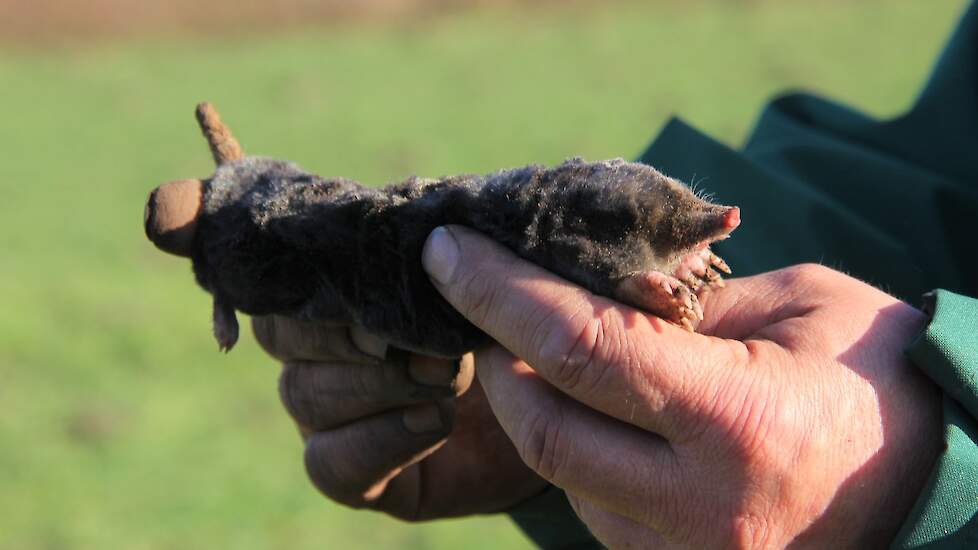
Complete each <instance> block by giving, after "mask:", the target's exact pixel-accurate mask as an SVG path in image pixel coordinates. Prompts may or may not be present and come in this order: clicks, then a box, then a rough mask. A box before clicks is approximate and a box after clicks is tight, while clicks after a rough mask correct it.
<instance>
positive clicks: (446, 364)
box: [408, 353, 459, 388]
mask: <svg viewBox="0 0 978 550" xmlns="http://www.w3.org/2000/svg"><path fill="white" fill-rule="evenodd" d="M458 370H459V360H457V359H456V360H450V359H437V358H435V357H427V356H424V355H418V354H416V353H412V354H411V357H410V358H409V359H408V375H410V376H411V379H412V380H414V381H415V382H417V383H418V384H421V385H424V386H439V387H445V388H450V387H451V386H452V383H453V382H455V377H456V376H458Z"/></svg>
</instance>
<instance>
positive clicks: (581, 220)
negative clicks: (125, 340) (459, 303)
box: [191, 157, 739, 357]
mask: <svg viewBox="0 0 978 550" xmlns="http://www.w3.org/2000/svg"><path fill="white" fill-rule="evenodd" d="M737 223H739V211H738V210H737V209H736V208H730V207H725V206H717V205H713V204H710V203H708V202H706V201H704V200H701V199H700V198H698V197H697V196H696V195H694V194H693V193H692V192H691V191H690V190H689V189H688V188H687V187H686V186H684V185H682V184H681V183H679V182H677V181H675V180H672V179H670V178H668V177H666V176H664V175H662V174H661V173H659V172H658V171H656V170H655V169H653V168H651V167H649V166H646V165H642V164H636V163H631V162H626V161H624V160H621V159H616V160H610V161H604V162H593V163H589V162H584V161H583V160H580V159H574V160H570V161H567V162H565V163H563V164H561V165H559V166H557V167H554V168H545V167H542V166H528V167H525V168H519V169H515V170H507V171H501V172H497V173H494V174H490V175H487V176H475V175H463V176H454V177H448V178H443V179H439V180H430V179H418V178H411V179H408V180H407V181H405V182H403V183H399V184H395V185H391V186H388V187H386V188H382V189H377V188H369V187H364V186H362V185H360V184H358V183H356V182H354V181H351V180H347V179H339V178H333V179H325V178H321V177H319V176H316V175H313V174H308V173H306V172H304V171H302V170H301V169H300V168H299V167H298V166H296V165H295V164H292V163H289V162H283V161H277V160H271V159H264V158H258V157H245V158H243V159H239V160H234V161H231V162H227V163H225V164H222V165H220V166H219V167H218V169H217V171H216V173H215V174H214V177H213V178H212V179H210V180H208V181H205V182H204V185H203V199H202V207H201V212H200V215H199V218H198V220H197V223H196V232H195V235H194V240H193V246H192V253H191V257H192V259H193V266H194V272H195V274H196V276H197V280H198V282H199V283H200V284H201V286H203V287H204V288H205V289H207V290H208V291H209V292H211V293H212V294H213V295H214V298H215V334H216V335H217V336H218V340H219V342H220V343H221V345H222V347H230V346H231V345H233V343H234V339H235V337H236V334H237V327H236V321H235V318H234V310H240V311H243V312H245V313H249V314H253V315H266V314H271V313H276V314H283V315H289V316H294V317H298V318H301V319H307V320H322V321H332V322H337V323H352V324H359V325H362V326H363V327H364V328H366V329H367V330H368V331H370V332H372V333H374V334H376V335H378V336H381V337H382V338H385V339H387V340H388V341H390V342H391V343H392V344H393V345H394V346H397V347H401V348H404V349H409V350H412V351H417V352H421V353H426V354H429V355H437V356H446V357H457V356H460V355H461V354H463V353H464V352H466V351H469V350H471V349H473V348H475V347H477V346H479V345H480V344H482V343H483V342H484V341H485V340H486V338H487V337H486V336H485V335H484V334H483V333H482V332H480V331H479V330H478V329H477V328H476V327H474V326H473V325H472V324H470V323H469V322H468V321H466V320H465V319H464V318H462V316H460V315H459V314H458V313H457V312H456V311H455V310H454V309H453V308H452V307H450V306H449V305H448V303H447V302H445V300H444V299H443V298H442V297H441V296H440V294H439V293H438V292H437V291H436V290H435V288H434V287H433V286H432V284H431V283H430V282H429V280H428V277H427V275H426V274H425V273H424V271H423V270H422V267H421V250H422V247H423V245H424V242H425V239H426V237H427V236H428V234H429V233H430V232H431V231H432V230H433V229H434V228H435V227H438V226H440V225H446V224H461V225H466V226H469V227H472V228H475V229H477V230H479V231H481V232H484V233H486V234H487V235H488V236H490V237H491V238H493V239H494V240H496V241H499V242H500V243H502V244H504V245H506V246H508V247H509V248H511V249H512V250H513V251H514V252H516V253H517V254H518V255H520V256H522V257H524V258H526V259H528V260H530V261H532V262H534V263H536V264H538V265H540V266H542V267H544V268H546V269H548V270H550V271H552V272H554V273H557V274H558V275H561V276H562V277H564V278H566V279H568V280H570V281H573V282H575V283H577V284H579V285H581V286H583V287H585V288H587V289H588V290H590V291H592V292H594V293H597V294H602V295H605V296H608V297H612V298H615V299H618V300H619V301H623V302H625V303H628V304H630V305H633V306H636V307H639V308H642V309H645V310H647V311H649V312H651V313H654V314H657V315H660V316H662V317H663V318H665V319H667V320H670V321H672V322H675V323H677V324H682V325H684V326H686V327H687V328H689V329H692V327H693V325H695V324H696V322H698V320H699V319H700V318H702V311H701V310H700V309H699V304H698V301H697V299H696V291H697V290H699V288H700V286H701V285H702V284H703V282H704V281H705V282H708V283H714V284H716V283H719V281H720V278H719V275H718V274H717V273H716V272H715V271H714V270H713V269H712V267H714V266H715V267H718V268H719V269H723V270H725V269H726V265H725V264H723V262H722V260H719V258H716V256H712V255H711V254H710V253H709V249H708V247H707V245H708V244H709V243H710V242H712V241H713V240H715V239H718V238H723V237H725V236H726V235H727V234H728V233H729V232H730V231H731V230H732V229H733V228H734V227H736V224H737ZM711 264H712V266H711Z"/></svg>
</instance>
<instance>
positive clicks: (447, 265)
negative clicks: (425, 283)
mask: <svg viewBox="0 0 978 550" xmlns="http://www.w3.org/2000/svg"><path fill="white" fill-rule="evenodd" d="M458 255H459V254H458V242H456V241H455V237H454V236H453V235H452V233H451V232H450V231H449V230H448V229H445V228H444V227H436V228H435V230H434V231H432V232H431V235H428V242H426V243H425V246H424V253H422V255H421V264H422V265H423V266H424V269H425V271H427V272H428V275H429V276H431V278H433V279H434V280H435V281H437V282H438V283H440V284H443V285H444V284H448V282H449V281H451V280H452V274H453V273H454V272H455V265H456V264H457V263H458Z"/></svg>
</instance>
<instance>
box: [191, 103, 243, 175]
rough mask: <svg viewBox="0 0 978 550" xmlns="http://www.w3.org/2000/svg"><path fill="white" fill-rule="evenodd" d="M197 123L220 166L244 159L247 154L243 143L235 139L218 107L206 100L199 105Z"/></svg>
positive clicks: (215, 160)
mask: <svg viewBox="0 0 978 550" xmlns="http://www.w3.org/2000/svg"><path fill="white" fill-rule="evenodd" d="M196 114H197V123H198V124H200V131H201V132H203V133H204V137H205V138H206V139H207V145H209V146H210V148H211V155H213V156H214V162H215V163H216V164H217V165H218V166H220V165H222V164H224V163H227V162H231V161H233V160H238V159H243V158H244V156H245V154H244V150H243V149H241V144H239V143H238V140H236V139H234V135H233V134H231V130H229V129H228V127H227V126H225V125H224V123H223V122H222V121H221V116H220V115H218V114H217V109H215V108H214V106H213V105H211V104H210V103H207V102H206V101H205V102H203V103H200V104H198V105H197V113H196Z"/></svg>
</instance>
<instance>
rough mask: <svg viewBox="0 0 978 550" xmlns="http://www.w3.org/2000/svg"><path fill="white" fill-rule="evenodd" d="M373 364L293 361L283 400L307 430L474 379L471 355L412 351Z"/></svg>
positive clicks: (284, 378)
mask: <svg viewBox="0 0 978 550" xmlns="http://www.w3.org/2000/svg"><path fill="white" fill-rule="evenodd" d="M405 361H406V362H407V365H405V364H404V362H402V361H396V362H395V361H387V362H383V363H376V364H370V365H363V364H349V363H310V362H289V363H286V364H285V366H284V367H283V369H282V375H281V377H280V378H279V392H280V394H281V398H282V403H283V404H284V405H285V408H286V410H287V411H288V412H289V414H290V415H291V416H292V418H294V419H295V421H296V422H297V423H298V424H299V425H301V426H303V427H305V428H306V429H308V430H312V431H320V430H327V429H331V428H335V427H337V426H341V425H343V424H346V423H348V422H352V421H354V420H357V419H360V418H363V417H366V416H371V415H374V414H377V413H380V412H383V411H388V410H391V409H394V408H398V407H405V406H408V405H414V404H418V403H424V402H428V401H433V400H436V399H445V398H449V397H453V396H455V395H457V394H461V393H462V392H464V391H465V390H466V389H468V387H469V385H471V383H472V378H473V368H472V360H471V356H467V358H466V359H464V360H463V361H460V362H456V361H450V360H444V359H434V358H428V357H422V356H418V355H411V356H410V357H409V358H408V357H405Z"/></svg>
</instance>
